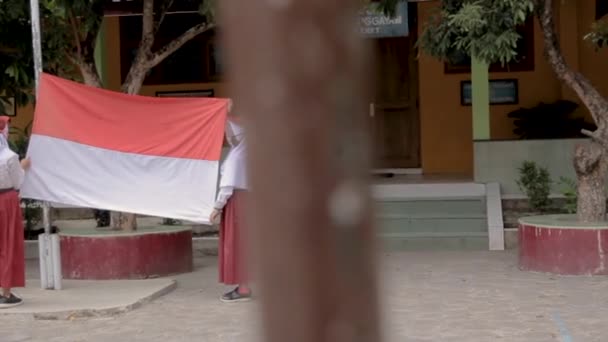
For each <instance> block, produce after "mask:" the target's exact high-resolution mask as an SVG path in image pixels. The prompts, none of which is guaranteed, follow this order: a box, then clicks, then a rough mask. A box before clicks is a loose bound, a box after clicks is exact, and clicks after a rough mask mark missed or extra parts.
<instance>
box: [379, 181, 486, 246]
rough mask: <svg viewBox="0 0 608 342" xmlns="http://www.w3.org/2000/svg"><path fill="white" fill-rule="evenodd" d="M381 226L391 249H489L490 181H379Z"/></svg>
mask: <svg viewBox="0 0 608 342" xmlns="http://www.w3.org/2000/svg"><path fill="white" fill-rule="evenodd" d="M374 197H375V199H376V205H377V207H376V225H377V226H376V228H377V229H378V232H379V237H380V240H381V242H382V244H383V245H384V249H385V250H387V251H419V250H488V248H489V236H488V231H489V229H488V226H489V224H488V222H489V221H488V213H487V211H488V210H487V208H488V206H487V201H488V196H487V192H486V186H485V185H484V184H475V183H450V184H391V185H388V184H387V185H376V186H374Z"/></svg>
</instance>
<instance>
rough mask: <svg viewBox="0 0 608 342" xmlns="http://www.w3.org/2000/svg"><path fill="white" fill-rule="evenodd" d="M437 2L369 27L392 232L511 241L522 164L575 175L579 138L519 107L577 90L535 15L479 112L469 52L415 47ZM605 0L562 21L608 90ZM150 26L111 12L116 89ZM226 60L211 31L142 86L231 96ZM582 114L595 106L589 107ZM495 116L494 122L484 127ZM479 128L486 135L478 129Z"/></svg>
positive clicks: (373, 106) (169, 23) (402, 237)
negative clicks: (543, 124)
mask: <svg viewBox="0 0 608 342" xmlns="http://www.w3.org/2000/svg"><path fill="white" fill-rule="evenodd" d="M118 3H120V1H118ZM438 3H439V2H438V1H410V2H409V3H404V4H402V5H400V7H399V8H398V15H397V17H395V18H393V19H389V18H383V16H382V15H379V14H374V13H362V20H361V25H362V30H361V34H362V35H364V36H367V37H368V39H369V40H370V42H371V43H372V45H373V49H374V52H375V61H374V65H373V66H372V67H371V72H372V73H373V76H374V77H375V80H376V81H375V83H374V84H372V85H371V86H372V87H373V89H374V91H373V97H372V98H370V99H369V103H370V128H371V130H372V134H373V142H374V148H375V151H376V156H377V157H376V160H375V165H374V169H375V171H376V172H377V173H382V174H391V175H394V177H377V178H375V179H376V184H375V188H374V190H375V196H377V198H378V201H379V203H380V204H379V211H378V215H379V220H380V222H381V224H380V225H381V227H382V228H381V235H382V237H383V238H385V240H386V241H387V243H388V245H389V246H391V248H396V249H404V248H434V247H441V248H483V249H487V248H491V249H501V248H503V247H504V245H505V242H504V241H505V240H504V233H503V228H504V221H503V210H502V203H503V202H504V201H505V200H509V199H517V198H520V197H521V196H522V195H521V192H520V191H519V189H518V187H517V185H516V184H515V179H516V178H517V176H518V174H517V167H518V166H519V165H520V163H521V162H522V161H523V160H534V161H537V162H538V163H539V164H542V165H545V166H547V167H549V169H550V171H551V172H552V174H553V175H554V176H555V177H559V176H569V177H573V175H574V171H573V170H572V167H571V166H570V161H569V159H570V158H569V156H570V155H571V152H572V148H573V146H574V144H575V143H576V142H577V141H578V140H577V139H557V140H520V139H518V137H517V135H516V134H515V133H514V128H515V126H514V123H513V119H511V118H509V117H508V114H509V113H510V112H512V111H514V110H517V109H519V108H522V107H533V106H536V105H537V104H539V103H540V102H545V103H552V102H555V101H557V100H560V99H569V100H573V101H577V99H576V97H575V95H574V94H573V93H572V92H571V91H569V90H568V89H567V88H566V87H564V86H563V85H562V84H561V83H560V82H559V81H558V80H557V78H556V77H555V76H554V74H553V71H552V69H551V67H550V66H549V64H548V63H547V62H546V60H545V57H544V53H543V37H542V34H541V31H540V27H539V25H538V23H537V22H536V21H535V19H533V18H530V19H529V20H528V21H527V22H526V24H525V25H523V26H522V27H520V28H519V31H520V33H521V35H522V39H521V40H520V42H519V44H518V47H517V49H518V53H519V55H518V60H517V61H516V62H513V63H510V64H508V65H505V66H501V65H498V64H497V65H492V66H490V73H489V80H490V103H491V106H490V113H489V118H488V117H485V118H484V117H479V116H474V115H472V106H471V101H472V91H471V82H470V80H471V61H470V59H468V58H467V57H466V56H458V55H457V54H455V56H454V58H453V60H452V61H451V62H450V63H444V62H442V61H439V60H436V59H434V58H432V57H429V56H428V55H425V54H424V53H419V52H418V51H417V49H416V47H415V43H416V40H417V36H418V34H419V33H420V32H421V31H422V29H423V25H424V23H425V22H426V20H427V19H428V18H429V16H430V15H431V12H432V10H433V9H434V7H436V6H437V5H438ZM606 3H608V1H605V0H584V1H559V2H556V13H557V16H558V19H557V21H556V24H557V26H558V31H559V43H560V45H561V48H562V50H563V53H564V55H565V57H566V59H567V61H568V63H569V64H570V65H571V66H572V67H573V68H574V69H575V70H577V71H578V72H580V73H582V74H583V75H585V76H586V77H588V78H589V79H590V80H591V82H592V83H593V84H594V85H595V86H596V87H597V88H598V89H599V90H600V92H601V93H602V94H605V95H608V52H606V51H596V50H595V49H594V47H593V46H591V45H590V44H589V43H587V42H585V41H584V40H583V39H582V38H583V36H584V34H585V33H587V32H588V31H589V29H590V27H591V24H592V22H594V21H595V20H596V19H597V18H599V17H602V16H603V15H604V14H606V12H607V11H608V9H607V7H608V6H607V4H606ZM184 12H187V11H184ZM116 13H121V15H115V14H116ZM196 20H200V18H198V17H197V15H196V14H194V13H190V14H188V13H175V14H172V15H169V16H167V18H166V21H165V23H164V24H163V26H164V27H165V28H166V29H164V30H163V31H162V34H161V35H160V37H158V38H157V43H158V44H159V45H162V44H163V43H164V42H167V41H169V40H171V39H172V38H173V37H175V36H176V35H177V34H179V33H181V32H183V31H184V30H185V29H186V28H188V27H190V26H191V25H192V24H193V23H194V22H196ZM140 34H141V17H140V16H138V15H124V12H121V11H120V10H117V11H116V12H112V13H109V15H108V16H107V17H105V19H104V22H103V30H102V34H101V36H100V38H101V39H100V43H99V44H100V45H99V46H100V49H98V63H99V65H100V67H101V70H102V78H103V82H104V85H105V86H106V87H107V88H109V89H113V90H119V89H120V85H121V83H122V81H123V80H124V78H125V76H126V74H127V71H128V68H129V65H130V62H131V59H132V58H133V55H134V51H135V49H136V48H137V46H138V43H139V39H140ZM223 71H224V67H223V64H222V57H221V50H220V49H219V48H218V39H217V37H216V32H207V33H204V34H202V35H200V36H199V37H197V38H195V39H193V40H192V41H191V42H189V43H187V44H186V45H185V46H184V47H182V48H181V49H180V50H179V51H178V52H176V53H175V54H174V55H172V56H171V57H169V58H168V59H167V60H166V61H165V62H163V63H162V64H161V65H159V66H158V67H156V68H154V69H153V70H152V71H151V72H150V74H149V76H148V77H147V79H146V81H145V84H144V86H143V88H142V90H141V94H142V95H147V96H218V97H228V96H230V94H229V93H228V87H227V83H226V81H225V79H224V78H223ZM253 86H255V85H252V87H253ZM577 115H580V116H586V115H587V114H586V113H585V109H584V108H582V107H580V108H579V110H578V112H577ZM31 119H32V111H31V108H19V109H17V112H16V117H15V119H14V122H16V123H17V125H25V124H26V123H27V122H29V121H30V120H31ZM486 120H489V125H486V127H485V128H484V127H481V128H479V127H480V125H481V126H483V122H485V121H486ZM476 121H479V122H476ZM474 127H476V129H477V130H481V131H482V133H483V134H481V135H478V136H475V135H474ZM475 134H477V133H475ZM480 137H482V138H480Z"/></svg>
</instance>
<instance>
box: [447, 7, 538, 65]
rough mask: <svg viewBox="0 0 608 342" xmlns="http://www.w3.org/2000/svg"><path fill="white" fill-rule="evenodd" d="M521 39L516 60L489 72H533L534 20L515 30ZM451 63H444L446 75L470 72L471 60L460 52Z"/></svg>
mask: <svg viewBox="0 0 608 342" xmlns="http://www.w3.org/2000/svg"><path fill="white" fill-rule="evenodd" d="M517 32H518V33H519V34H520V36H521V38H520V39H519V40H518V42H517V48H516V49H517V57H516V58H517V60H516V61H513V62H511V63H508V64H506V65H504V66H502V65H501V64H500V63H495V64H492V65H490V72H509V71H532V70H534V19H533V18H532V17H530V18H529V19H528V20H527V21H526V23H525V24H523V25H522V26H520V27H518V28H517ZM450 59H451V61H450V62H446V63H445V66H444V71H445V73H446V74H458V73H469V72H471V58H470V57H469V56H468V55H467V54H465V53H463V52H460V51H454V53H453V54H452V56H451V58H450Z"/></svg>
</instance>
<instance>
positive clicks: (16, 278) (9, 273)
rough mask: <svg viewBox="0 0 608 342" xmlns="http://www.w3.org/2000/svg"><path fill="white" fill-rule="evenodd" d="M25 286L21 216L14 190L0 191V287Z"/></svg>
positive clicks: (17, 196)
mask: <svg viewBox="0 0 608 342" xmlns="http://www.w3.org/2000/svg"><path fill="white" fill-rule="evenodd" d="M24 286H25V256H24V254H23V216H22V214H21V206H20V203H19V195H17V192H16V191H9V192H3V193H0V287H2V288H13V287H24Z"/></svg>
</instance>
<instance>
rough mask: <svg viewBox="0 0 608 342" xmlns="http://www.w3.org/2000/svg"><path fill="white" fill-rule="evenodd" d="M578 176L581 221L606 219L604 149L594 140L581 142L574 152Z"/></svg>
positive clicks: (579, 217)
mask: <svg viewBox="0 0 608 342" xmlns="http://www.w3.org/2000/svg"><path fill="white" fill-rule="evenodd" d="M574 170H575V171H576V176H577V178H578V187H577V194H578V203H577V215H578V219H579V221H581V222H601V221H604V220H605V219H606V190H605V189H606V171H607V170H608V162H607V160H606V149H605V148H604V147H602V146H600V145H599V144H598V143H596V142H588V143H581V144H579V145H577V146H576V149H575V152H574Z"/></svg>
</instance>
